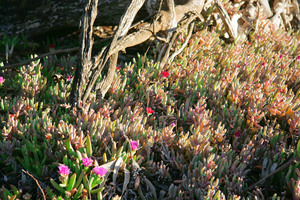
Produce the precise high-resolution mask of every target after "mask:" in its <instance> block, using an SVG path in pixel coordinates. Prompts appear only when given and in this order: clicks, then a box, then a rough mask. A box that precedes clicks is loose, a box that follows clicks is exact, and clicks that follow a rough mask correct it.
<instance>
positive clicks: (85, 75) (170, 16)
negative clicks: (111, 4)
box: [71, 0, 204, 105]
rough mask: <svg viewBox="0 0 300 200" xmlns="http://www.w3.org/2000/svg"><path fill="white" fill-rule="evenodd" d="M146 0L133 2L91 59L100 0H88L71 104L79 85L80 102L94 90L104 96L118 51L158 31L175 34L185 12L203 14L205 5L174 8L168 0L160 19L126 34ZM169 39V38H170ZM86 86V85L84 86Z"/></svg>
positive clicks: (196, 2)
mask: <svg viewBox="0 0 300 200" xmlns="http://www.w3.org/2000/svg"><path fill="white" fill-rule="evenodd" d="M144 1H145V0H133V1H132V2H131V4H130V5H129V7H128V8H127V10H126V12H125V14H124V15H123V17H122V18H121V20H120V24H119V26H118V30H117V31H116V33H115V35H114V37H113V40H112V42H111V43H110V44H109V45H108V46H107V47H105V48H103V49H102V51H101V53H99V55H97V56H95V57H94V58H91V56H90V53H91V49H92V45H93V42H92V37H91V36H92V32H91V30H92V29H91V27H92V25H93V22H92V21H93V20H94V17H95V16H96V8H95V7H96V6H97V5H96V4H97V2H96V1H93V0H90V1H89V3H88V4H87V6H86V9H85V13H84V16H83V18H82V22H81V24H82V44H81V53H80V57H81V61H80V63H79V66H78V67H77V68H78V69H76V74H75V77H74V82H73V88H72V92H71V99H72V105H74V103H75V96H76V94H75V91H76V88H77V87H78V91H77V102H80V101H82V102H85V101H86V100H87V98H88V96H89V94H90V92H91V91H92V90H93V89H95V90H99V91H100V95H101V96H102V97H104V96H105V94H106V92H107V90H108V89H109V87H110V85H111V83H112V81H113V76H114V73H115V70H116V64H117V57H118V52H119V51H121V50H124V49H126V48H128V47H131V46H135V45H138V44H141V43H143V42H144V41H146V40H148V39H149V38H150V37H152V36H153V35H155V34H157V33H158V32H167V33H169V34H171V35H172V33H173V32H174V30H176V26H177V23H178V22H179V21H180V20H181V19H182V18H184V17H185V14H186V13H189V12H191V11H194V12H197V13H199V14H200V12H201V10H202V7H203V4H204V1H203V0H192V1H190V2H188V3H187V4H184V5H178V6H176V7H175V4H174V2H173V0H169V2H168V6H169V10H168V11H166V10H161V11H159V12H158V13H157V18H156V19H157V20H154V21H153V22H152V23H145V24H144V26H143V27H141V29H140V30H139V31H137V32H134V33H131V34H129V35H127V33H128V31H129V28H130V27H131V26H132V22H133V19H134V17H135V16H136V14H137V12H138V11H139V9H140V8H141V6H142V5H143V3H144ZM166 41H169V39H167V40H166ZM89 42H90V43H89ZM165 53H166V52H165ZM167 54H168V53H167ZM167 57H168V56H167ZM100 75H101V77H102V79H101V80H100V82H98V83H96V82H97V79H98V77H99V76H100ZM84 86H86V88H85V89H84Z"/></svg>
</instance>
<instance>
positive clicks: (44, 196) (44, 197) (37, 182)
mask: <svg viewBox="0 0 300 200" xmlns="http://www.w3.org/2000/svg"><path fill="white" fill-rule="evenodd" d="M22 171H23V172H24V173H26V174H28V175H29V176H30V177H31V178H33V180H34V181H35V182H36V184H37V186H38V187H39V189H40V190H41V192H42V195H43V199H44V200H46V195H45V193H44V191H43V189H42V187H41V185H40V184H39V181H38V180H37V179H36V178H35V177H34V176H33V175H32V174H30V173H29V172H28V171H25V170H24V169H22Z"/></svg>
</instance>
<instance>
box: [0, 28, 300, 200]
mask: <svg viewBox="0 0 300 200" xmlns="http://www.w3.org/2000/svg"><path fill="white" fill-rule="evenodd" d="M199 26H202V25H201V24H200V25H199ZM253 34H254V35H253V37H254V38H255V37H257V39H256V40H255V39H254V40H253V41H252V40H251V42H249V41H246V40H241V39H238V40H237V41H235V43H234V44H230V45H228V44H225V43H224V42H223V41H222V40H220V39H219V33H218V32H215V31H208V30H199V31H197V33H195V34H194V36H193V37H192V38H191V39H190V41H189V43H188V45H187V47H186V48H185V49H184V51H183V52H182V53H181V54H180V55H178V56H177V57H176V59H175V60H174V61H173V62H171V63H169V64H166V65H164V66H161V65H160V64H159V63H154V62H153V61H152V60H151V59H149V58H147V56H142V55H138V56H137V58H136V59H133V61H132V63H126V64H124V65H122V66H121V67H120V68H119V69H118V70H117V73H116V74H115V81H114V82H113V83H112V85H111V88H110V89H109V91H108V94H107V97H106V98H105V99H102V100H99V99H97V98H96V93H95V92H94V93H91V95H90V97H89V101H88V103H87V104H86V105H84V106H82V107H81V108H80V109H79V108H75V109H74V110H71V109H70V105H69V104H68V102H69V95H70V90H71V86H72V84H71V80H72V77H73V76H74V71H73V70H74V68H75V63H76V62H75V61H74V60H75V58H72V57H68V58H66V57H63V58H60V59H59V58H57V57H55V56H53V57H49V58H45V59H44V60H43V61H39V60H38V61H35V62H32V63H31V64H29V65H27V66H20V67H19V69H18V73H16V74H12V75H11V76H9V78H6V79H5V80H4V82H3V83H2V84H1V85H0V113H1V121H2V123H1V124H0V125H1V129H2V132H1V134H0V139H1V140H0V168H1V169H3V172H2V173H3V178H2V177H0V178H2V179H3V180H4V175H5V180H6V181H5V185H4V186H3V189H1V191H0V195H1V197H2V198H3V199H14V198H25V197H23V196H24V195H25V194H26V193H27V192H31V194H32V195H36V194H34V193H32V191H30V190H29V189H27V190H26V189H24V190H21V188H18V187H19V186H18V187H17V184H16V182H17V181H15V177H16V178H17V179H19V180H21V181H22V184H23V186H24V188H26V187H25V186H26V184H27V185H28V184H29V180H31V179H32V177H28V178H26V176H25V175H23V176H22V177H19V176H20V175H18V173H19V171H20V170H21V169H25V170H26V171H29V172H30V173H31V174H32V175H33V176H34V177H35V178H36V179H37V180H38V182H40V183H41V184H42V185H43V186H46V188H47V189H46V191H47V192H46V194H47V196H48V197H49V198H56V199H84V198H89V197H90V196H91V197H92V198H98V199H101V198H104V199H109V198H111V197H113V196H117V195H118V196H123V197H128V198H130V197H131V195H132V196H133V198H141V199H168V198H169V199H176V198H178V199H225V198H226V199H240V198H242V197H247V198H249V199H251V198H253V199H254V198H262V195H263V196H264V197H265V198H267V197H270V198H272V199H278V198H292V196H293V195H294V196H296V195H297V194H296V192H297V191H298V190H299V188H300V186H299V185H300V184H299V181H300V178H299V176H300V172H299V170H298V168H299V162H298V159H299V155H300V143H299V142H298V135H299V125H300V116H299V109H300V106H299V103H300V100H299V95H300V90H299V80H300V79H299V77H300V57H299V55H300V52H299V48H297V47H296V46H297V38H299V32H297V33H294V34H290V35H289V34H283V33H282V32H280V31H277V32H276V31H275V32H272V33H271V34H272V38H271V37H270V36H269V35H268V34H265V33H264V32H263V31H261V32H257V33H253ZM184 37H186V33H184V32H182V33H181V34H179V36H178V38H177V39H176V41H175V44H176V45H175V46H174V51H176V50H177V49H178V48H179V47H180V46H181V45H182V43H183V42H184V39H183V38H184ZM275 41H280V42H281V43H280V44H279V43H278V42H275ZM49 42H50V41H49ZM133 141H136V142H137V143H138V147H137V149H133V143H132V142H133ZM85 159H86V160H85ZM291 159H292V160H294V161H295V162H290V163H291V164H290V165H289V166H287V167H286V168H283V169H282V170H280V171H279V172H277V173H274V172H275V171H276V170H277V169H278V168H279V167H280V166H282V165H284V164H285V163H289V161H290V160H291ZM84 160H85V161H84ZM60 166H64V167H65V168H67V169H69V172H68V171H64V172H63V171H61V170H60V169H59V170H58V168H59V167H60ZM97 169H98V170H99V169H101V170H102V171H101V170H100V171H97ZM95 170H96V171H95ZM103 170H104V171H105V172H106V173H104V174H101V175H99V174H97V173H103V172H104V171H103ZM64 173H66V174H64ZM265 177H269V178H267V179H266V180H263V181H261V182H260V184H257V185H255V184H256V183H257V182H258V181H259V180H261V179H264V178H265ZM34 183H35V182H34ZM253 184H254V185H255V186H257V189H255V190H254V189H251V186H252V185H253ZM31 185H32V184H31ZM269 185H272V188H270V187H269ZM112 188H113V189H112ZM35 191H36V190H35ZM34 197H36V196H34ZM34 197H32V198H34Z"/></svg>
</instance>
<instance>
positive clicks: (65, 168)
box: [58, 164, 71, 175]
mask: <svg viewBox="0 0 300 200" xmlns="http://www.w3.org/2000/svg"><path fill="white" fill-rule="evenodd" d="M58 169H59V170H58V173H59V174H60V175H69V174H70V173H71V170H70V168H69V167H68V166H66V165H64V164H62V165H60V166H58Z"/></svg>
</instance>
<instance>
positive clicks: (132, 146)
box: [130, 140, 139, 151]
mask: <svg viewBox="0 0 300 200" xmlns="http://www.w3.org/2000/svg"><path fill="white" fill-rule="evenodd" d="M138 146H139V144H138V143H137V141H135V140H132V141H131V142H130V147H131V150H132V151H134V150H136V149H137V148H138Z"/></svg>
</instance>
